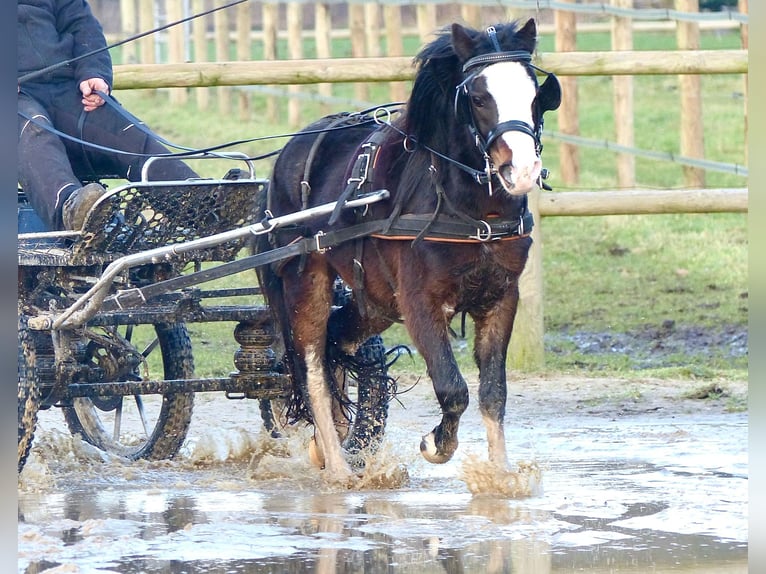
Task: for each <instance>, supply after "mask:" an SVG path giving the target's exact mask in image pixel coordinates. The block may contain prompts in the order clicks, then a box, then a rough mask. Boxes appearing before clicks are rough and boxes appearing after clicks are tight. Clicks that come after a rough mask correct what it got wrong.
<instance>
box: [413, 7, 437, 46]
mask: <svg viewBox="0 0 766 574" xmlns="http://www.w3.org/2000/svg"><path fill="white" fill-rule="evenodd" d="M416 12H417V19H418V35H419V36H420V43H421V44H425V43H426V42H430V41H431V40H432V39H433V33H434V32H436V4H418V5H417V10H416Z"/></svg>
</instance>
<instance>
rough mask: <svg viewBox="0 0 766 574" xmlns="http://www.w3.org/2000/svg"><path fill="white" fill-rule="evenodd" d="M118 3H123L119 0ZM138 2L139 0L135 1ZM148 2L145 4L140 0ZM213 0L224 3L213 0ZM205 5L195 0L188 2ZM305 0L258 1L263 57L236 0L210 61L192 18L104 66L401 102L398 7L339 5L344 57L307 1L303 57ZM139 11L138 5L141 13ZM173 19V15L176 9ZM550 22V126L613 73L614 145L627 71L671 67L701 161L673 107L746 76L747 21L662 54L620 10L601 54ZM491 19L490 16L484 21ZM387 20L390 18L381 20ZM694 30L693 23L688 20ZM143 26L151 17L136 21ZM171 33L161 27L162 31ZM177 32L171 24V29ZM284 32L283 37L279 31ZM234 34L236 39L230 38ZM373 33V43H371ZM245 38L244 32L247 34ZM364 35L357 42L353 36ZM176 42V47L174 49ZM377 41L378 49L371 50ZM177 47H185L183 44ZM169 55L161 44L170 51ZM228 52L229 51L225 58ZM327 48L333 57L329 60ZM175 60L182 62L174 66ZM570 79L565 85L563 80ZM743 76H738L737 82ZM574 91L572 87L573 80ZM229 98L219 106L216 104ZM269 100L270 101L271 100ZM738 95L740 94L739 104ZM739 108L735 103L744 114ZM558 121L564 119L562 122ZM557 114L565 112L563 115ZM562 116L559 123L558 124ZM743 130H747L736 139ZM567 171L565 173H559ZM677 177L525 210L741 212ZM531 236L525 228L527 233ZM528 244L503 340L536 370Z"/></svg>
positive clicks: (406, 61) (625, 133)
mask: <svg viewBox="0 0 766 574" xmlns="http://www.w3.org/2000/svg"><path fill="white" fill-rule="evenodd" d="M125 1H126V0H123V2H125ZM697 1H698V0H676V5H677V6H679V7H685V8H689V9H690V10H689V11H693V10H691V9H692V8H694V7H695V5H696V4H697ZM136 2H138V3H139V4H140V3H141V2H144V0H136ZM147 2H148V4H153V2H152V1H151V0H147ZM221 3H223V2H221ZM612 4H613V5H615V6H628V5H631V4H632V0H612ZM203 5H205V4H204V3H203V2H202V0H200V1H199V2H198V3H196V4H194V6H197V7H202V6H203ZM739 5H740V10H741V11H742V12H743V13H746V12H747V0H739ZM300 6H303V7H304V8H308V7H311V5H301V4H296V3H294V4H287V5H286V6H284V7H283V8H284V13H283V16H285V17H286V18H284V17H283V18H280V12H279V10H278V9H277V5H275V4H263V5H261V9H262V11H263V12H262V30H261V32H260V40H259V41H261V42H262V46H261V48H262V51H263V58H261V59H258V60H257V61H253V60H252V59H250V58H248V57H246V56H247V55H248V54H251V53H252V50H253V45H252V43H253V42H254V41H258V38H259V35H258V34H254V33H253V29H252V27H251V21H252V14H251V13H249V12H248V13H245V12H244V10H245V7H247V8H248V9H250V7H251V4H242V5H239V7H238V8H237V10H238V11H241V12H238V14H237V20H236V24H235V26H234V28H236V33H233V32H232V30H233V27H232V26H231V25H229V24H227V23H226V22H225V21H224V16H223V15H221V14H222V13H221V12H219V13H217V14H218V16H216V17H215V18H217V19H218V20H216V23H215V27H214V30H219V31H220V30H225V33H224V34H219V33H215V38H216V39H215V54H216V56H214V57H212V58H208V57H206V56H207V55H208V54H198V55H195V56H194V57H192V58H187V57H185V56H184V55H183V54H184V53H185V52H184V48H183V46H184V42H188V41H189V40H190V38H193V39H194V41H193V44H192V46H193V45H197V46H199V45H202V44H203V43H204V44H205V45H207V41H206V39H207V38H208V36H209V34H210V31H209V26H208V25H206V24H203V23H201V22H198V21H195V23H194V25H193V33H192V34H191V36H189V35H188V34H187V35H186V36H183V35H181V36H180V37H181V38H182V40H183V39H184V38H185V40H183V41H178V40H175V41H172V40H171V39H170V37H171V34H168V43H167V49H168V60H167V62H168V63H165V64H161V65H160V64H156V63H154V62H156V60H155V59H154V58H152V57H151V56H152V55H153V54H155V53H157V50H156V45H155V46H151V47H150V46H149V45H148V42H149V41H154V40H155V39H152V38H151V37H149V39H147V40H146V41H147V44H146V46H141V47H139V48H140V49H139V52H140V53H142V54H143V55H145V56H147V57H146V58H141V59H140V61H141V62H142V63H141V64H137V63H134V64H124V65H119V66H117V67H116V69H115V88H118V89H130V88H160V87H163V88H176V91H175V92H174V93H175V94H176V95H175V96H173V97H176V98H180V99H183V98H186V97H188V96H190V95H191V92H188V91H187V90H184V89H183V88H192V87H194V88H195V90H194V92H193V94H194V96H195V97H196V98H197V104H198V105H199V106H200V107H205V106H207V105H210V104H209V95H210V94H209V91H208V88H209V89H215V90H217V91H218V94H217V96H218V98H217V99H218V100H219V102H220V105H222V106H223V109H224V110H227V106H228V109H229V110H230V109H231V106H232V103H233V102H232V97H233V94H234V92H227V91H225V90H226V87H227V86H246V85H285V86H289V87H290V88H289V89H290V90H292V91H293V93H295V92H296V91H297V90H298V89H300V88H299V86H300V85H301V84H320V85H322V86H323V88H322V91H320V94H321V93H324V94H329V93H330V91H329V89H328V87H329V86H330V85H331V84H333V83H355V85H356V86H357V89H358V90H359V92H358V93H357V94H356V95H357V97H358V98H359V99H362V100H363V99H365V97H366V95H365V94H364V93H363V90H364V89H366V87H367V84H368V83H371V82H392V84H391V86H392V87H391V90H392V92H391V93H392V99H395V100H400V99H403V97H393V95H394V94H396V90H398V89H401V87H402V86H404V85H405V84H403V83H402V82H407V81H409V80H411V79H412V75H413V70H412V67H411V57H410V56H406V55H405V54H404V53H402V54H399V53H396V52H397V51H399V50H400V51H402V52H404V50H403V48H399V47H401V46H403V42H402V40H401V37H403V35H402V34H401V29H402V28H401V22H402V21H401V18H398V17H397V15H396V14H395V12H397V11H399V16H401V14H402V13H403V10H400V7H399V6H388V5H384V6H382V7H381V6H380V5H377V4H375V5H368V4H364V5H349V6H348V25H349V29H348V35H349V38H350V39H351V44H350V45H351V50H350V53H349V54H347V56H350V57H345V58H341V57H337V56H336V55H335V54H331V53H329V51H328V46H330V45H331V42H330V39H331V38H332V37H333V36H334V35H335V32H333V30H332V28H331V26H330V25H329V23H330V10H329V6H328V5H321V4H317V5H315V6H313V8H314V16H313V18H314V35H315V45H316V48H315V54H309V55H310V56H317V58H314V57H312V58H307V57H306V56H307V55H306V54H304V52H303V46H304V41H303V39H304V37H305V35H306V31H307V30H306V26H304V25H303V22H304V20H303V18H302V17H303V15H304V14H303V13H304V11H305V10H299V8H298V7H300ZM381 10H383V11H385V14H386V18H385V25H384V24H383V23H382V22H381V20H380V14H381ZM460 10H461V16H462V18H463V19H464V20H466V21H467V22H469V23H473V22H476V21H477V20H481V14H482V12H481V8H480V7H478V6H474V5H463V7H462V8H461V9H460ZM143 13H144V12H139V14H143ZM175 16H177V17H178V18H180V17H182V15H181V14H175ZM554 16H555V22H554V26H555V27H556V51H555V52H553V53H541V54H538V55H536V61H535V63H536V64H538V65H539V66H541V67H543V68H545V69H548V70H550V71H552V72H555V73H556V74H557V75H559V76H560V77H561V81H562V84H565V85H564V86H563V88H564V90H565V92H566V93H567V94H570V96H569V97H568V98H566V99H565V100H564V103H563V104H562V105H563V106H565V107H564V109H562V110H560V112H559V120H560V121H559V129H560V131H562V132H563V133H565V134H570V135H577V133H578V128H577V125H578V119H577V118H578V110H577V100H576V98H572V97H571V94H573V93H576V80H577V77H578V76H587V75H599V76H613V77H614V94H615V97H614V105H615V110H616V112H617V114H616V117H619V118H621V119H624V120H625V126H623V127H618V128H617V130H616V131H617V138H618V143H619V144H620V145H624V146H630V145H632V138H633V134H632V131H631V129H630V128H629V125H632V123H633V122H632V119H633V111H632V85H631V83H630V82H629V81H624V82H623V81H621V80H631V79H632V77H633V76H637V75H644V74H672V75H678V76H679V81H680V87H681V92H682V93H683V94H684V95H683V96H682V103H681V113H682V114H683V118H684V120H683V126H684V127H683V128H682V131H683V132H684V133H685V134H686V135H682V138H681V141H682V144H681V145H682V147H681V154H682V155H686V156H688V157H691V158H700V159H701V158H703V155H702V153H701V151H700V149H701V148H700V147H698V146H699V144H700V141H699V140H700V138H701V133H700V132H699V131H698V128H697V126H694V125H692V124H694V123H696V124H699V123H700V122H699V118H700V117H701V112H699V115H696V116H692V115H689V114H688V113H686V112H684V109H687V110H693V109H697V110H698V108H695V107H694V106H695V105H697V103H696V100H698V99H699V84H698V82H695V81H694V79H695V78H696V79H698V78H699V75H701V74H747V70H748V53H747V28H746V26H744V27H743V30H742V38H743V41H742V45H743V49H741V50H716V51H703V50H699V49H698V44H697V42H698V39H695V32H694V28H695V26H696V25H695V24H683V25H682V24H680V23H679V24H678V26H677V27H676V28H677V30H678V38H679V44H680V46H679V47H680V48H682V49H680V50H678V51H672V52H660V51H643V52H636V51H634V50H632V49H631V42H630V27H629V26H628V23H627V22H623V21H620V19H619V18H616V17H615V18H613V19H612V36H613V51H610V52H577V51H576V50H575V49H574V48H575V46H576V44H575V42H574V41H573V38H574V34H575V33H576V27H577V21H576V19H574V18H571V16H572V15H571V14H568V13H566V12H563V11H557V12H556V13H555V15H554ZM281 20H285V22H287V28H286V30H282V29H280V28H279V23H280V21H281ZM494 21H496V20H494ZM415 22H416V23H417V29H418V34H419V37H420V38H421V39H422V41H425V40H427V37H428V35H429V34H431V33H432V32H433V31H434V30H436V29H437V28H438V26H439V22H438V21H437V20H436V6H435V5H434V4H429V5H424V6H422V7H417V10H416V14H415ZM392 23H393V24H392ZM697 27H698V26H697ZM142 28H143V29H148V28H150V26H142ZM171 30H172V29H171ZM174 33H175V34H178V31H175V32H174ZM285 36H286V38H285ZM383 37H385V39H386V45H387V46H388V55H384V54H382V53H381V51H380V49H379V46H380V43H379V41H380V40H381V38H383ZM234 38H236V42H234V41H233V39H234ZM281 38H285V41H286V46H287V48H288V52H289V54H288V56H289V58H288V59H287V60H278V58H277V45H278V41H279V40H280V39H281ZM370 38H373V39H374V40H370ZM254 39H255V40H254ZM363 39H364V40H363ZM174 46H175V47H174ZM375 46H378V49H376V48H375ZM187 51H188V46H187ZM171 52H172V53H171ZM224 56H228V57H224ZM333 56H336V57H333ZM186 60H191V62H187V63H183V62H185V61H186ZM567 82H569V83H571V85H567V84H566V83H567ZM745 85H746V82H745ZM573 88H574V89H573ZM243 94H244V92H242V91H240V92H239V103H238V105H239V107H240V111H241V112H245V111H246V107H247V105H248V102H247V100H246V98H244V97H243ZM290 101H291V102H292V103H291V104H290V109H289V111H288V116H289V119H290V122H291V123H299V122H298V120H297V119H296V118H298V117H299V111H300V106H299V105H298V102H299V101H298V100H297V98H293V99H291V100H290ZM227 102H228V103H227ZM272 105H276V104H275V103H274V102H273V103H272ZM746 106H747V98H746V97H745V109H746ZM743 113H744V111H743ZM564 118H566V119H569V120H570V121H569V122H568V123H563V122H562V121H561V120H562V119H564ZM565 121H566V120H565ZM562 123H563V125H562ZM744 137H746V136H744ZM560 150H561V157H562V158H567V162H569V163H568V167H567V163H566V162H563V161H562V162H561V164H560V168H561V169H562V173H561V174H560V176H561V177H562V179H563V180H564V182H565V183H572V182H576V180H577V174H578V172H579V162H578V161H577V148H576V146H574V145H573V144H572V145H570V144H562V145H561V146H560ZM631 164H632V162H631V161H630V160H629V159H624V158H623V159H622V160H621V161H620V167H619V170H618V173H619V174H620V175H619V182H618V187H632V184H631V181H632V178H633V177H634V176H633V175H632V170H633V167H632V165H631ZM566 169H569V170H571V171H569V172H565V171H564V170H566ZM685 172H686V175H687V184H688V187H690V188H691V189H689V190H684V191H678V190H674V191H642V190H616V191H613V192H609V191H599V192H593V193H588V192H567V193H558V194H556V193H552V194H547V193H539V192H537V193H535V194H532V197H531V202H530V203H531V205H532V210H533V212H535V215H536V216H537V217H538V218H539V217H540V216H552V215H557V216H561V215H578V216H585V215H605V214H635V213H691V212H718V211H728V212H742V211H747V204H748V201H747V190H746V189H734V190H729V189H704V177H701V176H700V172H701V170H700V169H699V168H693V167H691V168H689V169H686V170H685ZM538 234H539V229H538V228H536V229H535V231H534V232H533V236H535V235H538ZM536 239H537V241H536V242H535V247H534V248H533V252H532V254H531V257H530V261H529V263H528V265H527V268H526V270H525V272H524V275H523V276H522V283H521V293H522V299H521V304H520V308H519V318H518V320H517V324H518V325H519V326H520V328H519V329H517V330H516V331H515V333H514V338H513V340H512V344H511V357H512V358H511V360H512V362H513V364H514V366H515V367H517V368H536V367H537V366H539V365H541V364H542V362H543V314H542V252H541V248H540V246H541V242H540V241H539V236H538V237H536Z"/></svg>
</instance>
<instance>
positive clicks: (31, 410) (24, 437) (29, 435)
mask: <svg viewBox="0 0 766 574" xmlns="http://www.w3.org/2000/svg"><path fill="white" fill-rule="evenodd" d="M18 334H19V354H18V370H19V380H18V410H19V441H18V447H19V454H18V469H19V470H18V471H19V472H21V470H22V469H23V468H24V464H25V463H26V462H27V457H28V456H29V449H30V448H31V447H32V441H33V440H34V437H35V426H36V425H37V413H38V411H39V410H40V388H39V386H38V384H37V378H36V374H35V349H34V342H33V339H32V336H31V333H30V332H29V329H28V328H27V319H26V317H25V316H23V315H19V323H18Z"/></svg>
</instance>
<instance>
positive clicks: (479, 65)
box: [455, 26, 558, 179]
mask: <svg viewBox="0 0 766 574" xmlns="http://www.w3.org/2000/svg"><path fill="white" fill-rule="evenodd" d="M487 35H488V36H489V39H490V41H491V42H492V44H493V47H494V48H495V51H494V52H490V53H488V54H481V55H479V56H474V57H473V58H470V59H468V60H467V61H466V62H465V63H464V64H463V70H462V71H463V74H467V75H466V76H465V78H464V79H463V81H462V82H460V83H459V84H458V85H457V86H456V87H455V115H456V117H457V118H458V120H459V121H463V122H465V123H466V124H467V125H468V129H469V131H470V132H471V135H472V137H473V139H474V142H475V144H476V147H477V148H478V149H479V151H480V152H481V154H482V156H483V157H484V162H485V173H486V177H487V179H491V177H492V175H493V174H495V173H497V170H496V168H495V166H494V165H493V164H492V162H491V160H490V157H489V148H490V147H491V146H492V144H493V143H494V142H495V141H496V140H497V139H498V138H499V137H500V136H502V135H503V134H504V133H507V132H512V131H515V132H521V133H524V134H527V135H528V136H529V137H531V138H532V140H533V141H534V144H535V152H536V153H537V155H538V157H539V156H540V154H541V153H542V151H543V144H542V134H543V111H544V110H538V113H537V114H536V116H537V118H535V124H534V125H529V124H528V123H527V122H524V121H521V120H508V121H504V122H500V123H499V124H497V125H496V126H495V127H493V128H492V129H490V130H489V132H488V133H487V135H486V136H484V135H483V134H482V133H481V130H479V128H478V127H477V125H476V120H475V118H474V115H473V108H472V106H471V102H470V99H469V93H470V88H471V84H472V83H473V81H474V80H475V79H476V77H477V76H478V75H479V74H481V73H482V72H483V71H484V70H485V69H486V68H487V67H488V66H491V65H493V64H498V63H500V62H518V63H521V64H523V65H524V66H525V67H527V68H531V69H532V70H536V71H538V72H540V73H541V74H544V75H545V76H547V77H552V78H554V80H555V81H558V80H556V76H555V75H554V74H553V73H551V72H548V71H546V70H543V69H541V68H539V67H537V66H535V65H534V64H532V54H531V53H530V52H527V51H526V50H509V51H503V50H502V49H501V48H500V43H499V42H498V40H497V31H496V30H495V28H494V27H493V26H490V27H489V28H487ZM531 76H532V78H533V81H534V82H535V90H536V93H537V94H539V92H540V85H539V84H538V82H537V78H536V76H535V73H534V72H531ZM536 97H537V96H536Z"/></svg>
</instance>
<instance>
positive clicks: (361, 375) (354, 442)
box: [343, 335, 395, 454]
mask: <svg viewBox="0 0 766 574" xmlns="http://www.w3.org/2000/svg"><path fill="white" fill-rule="evenodd" d="M354 360H355V362H356V363H357V364H358V365H360V367H359V368H358V370H357V373H356V376H355V378H354V380H355V381H356V400H355V401H354V399H353V397H349V398H350V399H351V400H352V402H355V406H356V408H355V413H354V419H353V421H352V425H351V429H350V431H349V433H348V436H347V437H346V440H345V441H344V443H343V448H344V449H345V450H346V451H348V452H349V453H352V454H356V453H358V452H359V451H361V450H363V449H374V448H376V447H377V446H378V445H379V444H380V443H381V442H382V440H383V436H384V435H385V432H386V422H387V421H388V404H389V402H390V401H391V397H392V394H393V392H394V390H395V389H394V387H393V385H392V382H391V380H390V379H389V377H388V364H387V362H386V361H387V358H386V348H385V345H384V344H383V338H382V337H381V336H380V335H375V336H373V337H370V338H369V339H367V340H366V341H365V342H364V344H363V345H362V346H361V347H359V349H358V350H357V352H356V355H355V357H354Z"/></svg>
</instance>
